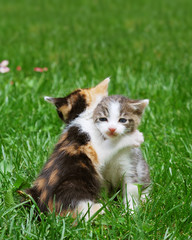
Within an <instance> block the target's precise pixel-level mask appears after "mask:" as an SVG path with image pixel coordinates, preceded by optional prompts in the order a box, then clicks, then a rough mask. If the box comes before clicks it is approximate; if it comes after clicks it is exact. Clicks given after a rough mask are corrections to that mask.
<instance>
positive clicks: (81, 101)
mask: <svg viewBox="0 0 192 240" xmlns="http://www.w3.org/2000/svg"><path fill="white" fill-rule="evenodd" d="M87 106H88V104H87V102H86V99H85V96H84V95H82V94H79V95H78V97H77V99H76V101H75V102H74V103H73V105H72V109H71V111H70V112H69V114H68V118H67V120H66V123H69V122H71V121H72V120H74V119H75V118H77V117H78V116H79V114H81V113H82V112H84V111H85V109H86V107H87Z"/></svg>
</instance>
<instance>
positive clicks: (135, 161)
mask: <svg viewBox="0 0 192 240" xmlns="http://www.w3.org/2000/svg"><path fill="white" fill-rule="evenodd" d="M148 103H149V100H148V99H145V100H130V99H128V98H126V97H123V96H119V95H114V96H109V97H105V98H104V99H103V100H102V101H101V102H100V103H99V104H98V106H97V107H96V109H95V111H94V114H93V120H94V123H95V126H96V127H97V129H98V130H99V132H100V133H101V135H102V136H103V138H104V139H105V141H104V144H103V147H104V148H105V149H106V151H109V154H108V156H110V157H109V158H108V160H106V161H104V162H103V166H102V167H101V170H100V171H101V174H102V176H103V178H104V179H105V181H106V185H107V186H108V188H110V187H111V186H112V187H113V188H116V187H118V186H119V184H120V183H121V181H123V198H124V203H125V205H126V206H127V204H128V203H129V208H130V209H132V210H133V208H134V204H137V201H138V198H139V192H138V186H137V185H138V184H141V185H142V188H143V189H145V188H147V187H148V186H149V184H150V176H149V168H148V165H147V163H146V162H145V160H144V159H143V157H142V152H141V150H140V148H139V145H140V143H142V142H143V136H142V134H141V133H140V132H139V131H138V130H137V127H138V126H139V123H140V121H141V117H142V113H143V111H144V109H145V107H146V106H147V105H148ZM134 134H135V135H134ZM133 136H137V137H136V138H135V137H133ZM135 140H137V142H135ZM120 145H122V146H121V147H120ZM115 149H116V154H114V151H115ZM111 151H113V154H112V155H111V154H110V152H111Z"/></svg>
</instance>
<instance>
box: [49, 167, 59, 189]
mask: <svg viewBox="0 0 192 240" xmlns="http://www.w3.org/2000/svg"><path fill="white" fill-rule="evenodd" d="M57 173H58V169H55V170H54V171H53V172H52V173H51V176H50V178H49V182H48V184H49V185H53V184H55V183H56V182H57V181H58V179H59V177H58V175H57Z"/></svg>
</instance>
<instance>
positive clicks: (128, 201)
mask: <svg viewBox="0 0 192 240" xmlns="http://www.w3.org/2000/svg"><path fill="white" fill-rule="evenodd" d="M123 188H124V189H123V202H124V204H125V207H129V209H130V210H134V209H135V207H137V205H138V199H139V193H138V187H137V185H135V184H133V183H127V182H125V183H124V186H123Z"/></svg>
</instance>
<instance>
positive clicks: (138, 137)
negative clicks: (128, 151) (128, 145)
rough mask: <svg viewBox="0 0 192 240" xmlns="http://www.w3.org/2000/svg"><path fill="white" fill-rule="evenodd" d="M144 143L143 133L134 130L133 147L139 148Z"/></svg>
mask: <svg viewBox="0 0 192 240" xmlns="http://www.w3.org/2000/svg"><path fill="white" fill-rule="evenodd" d="M143 142H144V137H143V133H142V132H139V131H138V130H136V131H135V132H134V133H133V147H139V146H140V145H141V143H143Z"/></svg>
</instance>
